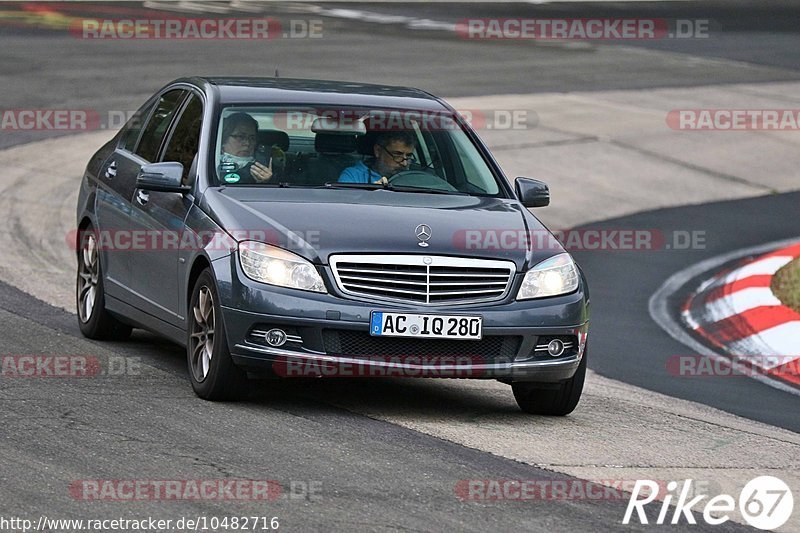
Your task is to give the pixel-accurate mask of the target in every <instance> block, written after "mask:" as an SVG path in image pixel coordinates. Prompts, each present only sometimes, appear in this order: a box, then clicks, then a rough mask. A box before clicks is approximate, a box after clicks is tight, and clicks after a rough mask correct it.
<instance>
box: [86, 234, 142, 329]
mask: <svg viewBox="0 0 800 533" xmlns="http://www.w3.org/2000/svg"><path fill="white" fill-rule="evenodd" d="M78 243H79V247H78V275H77V279H76V283H75V300H76V306H77V311H78V326H79V327H80V329H81V333H83V336H84V337H88V338H90V339H96V340H125V339H127V338H128V337H129V336H130V334H131V331H132V330H133V328H131V327H130V326H128V325H127V324H123V323H122V322H120V321H119V320H117V319H116V318H114V317H113V316H112V315H111V314H110V313H109V312H108V311H106V297H105V289H104V284H103V269H102V265H101V264H100V254H99V253H98V251H97V234H96V233H95V231H94V229H93V228H92V227H91V226H88V227H87V228H85V229H83V230H81V232H80V234H79V241H78Z"/></svg>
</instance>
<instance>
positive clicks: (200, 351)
mask: <svg viewBox="0 0 800 533" xmlns="http://www.w3.org/2000/svg"><path fill="white" fill-rule="evenodd" d="M188 320H189V331H188V335H189V338H188V341H187V343H186V357H187V362H188V365H189V379H190V380H191V382H192V388H193V389H194V392H195V394H197V395H198V396H199V397H201V398H203V399H204V400H212V401H216V400H234V399H238V398H240V397H242V396H243V395H244V394H245V393H246V392H247V388H248V383H247V374H246V373H245V371H243V370H242V369H240V368H238V367H237V366H236V365H234V364H233V360H232V359H231V353H230V351H229V349H228V337H227V335H226V333H225V324H224V323H223V320H222V312H221V306H220V302H219V296H218V294H217V287H216V283H215V282H214V277H213V276H212V274H211V270H210V269H208V268H207V269H205V270H204V271H203V272H202V273H200V276H199V277H198V278H197V282H196V283H195V284H194V288H193V289H192V298H191V300H190V302H189V313H188Z"/></svg>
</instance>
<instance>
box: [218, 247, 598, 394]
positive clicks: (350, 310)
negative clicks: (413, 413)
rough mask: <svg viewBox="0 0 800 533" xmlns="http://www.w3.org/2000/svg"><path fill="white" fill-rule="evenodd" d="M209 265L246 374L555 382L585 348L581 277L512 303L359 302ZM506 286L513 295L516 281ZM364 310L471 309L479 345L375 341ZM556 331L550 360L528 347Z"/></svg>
mask: <svg viewBox="0 0 800 533" xmlns="http://www.w3.org/2000/svg"><path fill="white" fill-rule="evenodd" d="M222 262H225V263H227V262H226V261H225V260H222ZM228 265H229V266H230V270H228V269H227V268H225V267H227V266H228ZM215 267H217V268H215V271H216V274H217V282H218V290H219V293H220V297H221V303H222V315H223V320H224V323H225V330H226V333H227V337H228V345H229V349H230V352H231V356H232V358H233V361H234V363H236V364H237V365H239V366H241V367H243V368H245V369H248V370H251V371H256V372H257V371H263V370H270V371H272V372H274V373H277V374H278V375H281V376H285V377H438V378H471V379H499V380H501V381H504V382H514V381H535V382H558V381H563V380H565V379H569V378H571V377H572V376H573V375H574V374H575V372H576V370H577V368H578V365H579V364H580V362H581V358H582V356H583V353H584V350H585V345H586V338H587V331H588V324H589V316H588V301H587V300H586V297H585V293H584V292H583V284H582V285H581V288H580V289H579V290H578V291H577V292H575V293H572V294H569V295H565V296H559V297H554V298H548V299H542V300H527V301H520V302H517V301H514V300H513V297H509V298H507V299H506V300H504V301H501V302H493V303H491V304H480V305H479V304H473V305H463V306H448V307H447V308H442V307H439V308H431V307H426V306H416V305H404V304H396V303H393V304H387V303H383V304H373V303H367V302H363V301H358V300H355V299H349V298H347V297H346V296H344V295H341V294H337V293H336V291H335V290H332V291H331V292H332V293H331V294H318V293H308V292H303V291H297V290H292V289H284V288H281V287H272V286H267V285H264V284H260V283H256V282H253V281H251V280H249V279H247V278H246V277H245V276H244V275H243V273H241V271H240V270H239V268H238V264H237V262H236V261H235V260H234V261H231V263H229V264H225V265H219V264H218V265H215ZM220 267H221V268H220ZM512 292H513V294H516V284H515V287H514V288H513V290H512ZM374 310H382V311H395V312H409V313H428V314H437V313H443V314H464V315H480V316H482V317H483V337H484V340H485V341H486V342H485V343H483V342H482V341H435V342H433V343H426V342H424V341H421V342H418V341H416V340H414V341H408V340H404V339H402V338H396V337H395V338H387V339H385V340H384V338H382V337H379V338H377V339H379V340H377V341H376V338H374V337H369V320H370V313H371V311H374ZM275 327H277V328H281V329H284V330H286V331H287V332H289V333H290V336H291V337H292V338H294V339H299V340H297V342H290V343H287V344H286V345H284V346H281V347H274V346H268V345H267V344H266V343H265V342H259V339H256V338H254V335H253V332H254V331H264V330H265V329H269V328H275ZM556 336H557V337H560V338H574V339H575V341H576V342H575V345H574V349H573V350H572V351H570V352H566V353H564V354H563V356H560V357H556V358H553V357H548V356H547V355H546V354H545V355H544V356H543V355H542V353H541V352H540V351H538V352H537V351H536V347H537V345H539V344H540V343H541V342H545V343H546V341H543V339H549V338H552V337H556ZM340 337H341V339H342V340H341V343H339V341H338V340H337V339H339V338H340ZM348 339H349V341H350V342H349V344H348V342H347V341H348ZM471 343H474V344H471ZM353 347H355V348H357V349H354V348H353ZM487 347H490V349H489V348H487Z"/></svg>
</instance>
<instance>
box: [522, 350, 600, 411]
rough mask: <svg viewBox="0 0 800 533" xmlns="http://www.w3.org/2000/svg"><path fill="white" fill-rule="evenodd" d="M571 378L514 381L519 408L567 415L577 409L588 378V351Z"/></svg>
mask: <svg viewBox="0 0 800 533" xmlns="http://www.w3.org/2000/svg"><path fill="white" fill-rule="evenodd" d="M587 351H588V350H585V351H584V353H583V358H582V359H581V362H580V364H579V365H578V369H577V370H576V371H575V375H573V376H572V377H571V378H570V379H567V380H565V381H562V382H560V383H527V382H520V383H512V384H511V389H512V390H513V391H514V399H515V400H517V405H519V408H520V409H522V410H523V411H525V412H526V413H529V414H532V415H547V416H566V415H568V414H570V413H571V412H572V411H574V410H575V407H577V405H578V402H579V401H580V399H581V393H582V392H583V383H584V381H585V379H586V353H587Z"/></svg>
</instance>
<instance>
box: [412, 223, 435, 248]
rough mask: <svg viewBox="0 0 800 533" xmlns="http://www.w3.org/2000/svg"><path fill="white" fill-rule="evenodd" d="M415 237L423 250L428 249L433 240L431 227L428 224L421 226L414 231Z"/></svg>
mask: <svg viewBox="0 0 800 533" xmlns="http://www.w3.org/2000/svg"><path fill="white" fill-rule="evenodd" d="M414 235H416V236H417V239H419V242H418V243H417V244H419V245H420V246H422V247H423V248H427V247H428V241H429V240H430V239H431V227H430V226H428V225H427V224H420V225H419V226H417V227H416V229H414Z"/></svg>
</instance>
